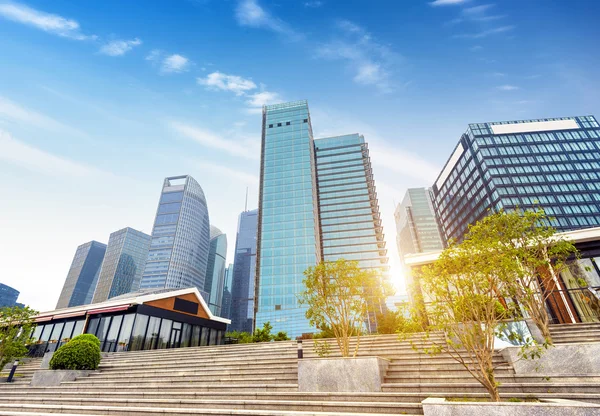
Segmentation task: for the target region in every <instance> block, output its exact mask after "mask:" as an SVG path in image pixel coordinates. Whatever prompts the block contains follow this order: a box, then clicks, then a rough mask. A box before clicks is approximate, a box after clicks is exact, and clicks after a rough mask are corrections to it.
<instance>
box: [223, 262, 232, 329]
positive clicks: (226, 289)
mask: <svg viewBox="0 0 600 416" xmlns="http://www.w3.org/2000/svg"><path fill="white" fill-rule="evenodd" d="M232 279H233V263H229V265H228V266H227V268H226V269H225V284H224V285H223V306H222V308H221V317H222V318H225V319H231V283H232Z"/></svg>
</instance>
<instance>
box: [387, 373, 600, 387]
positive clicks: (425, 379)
mask: <svg viewBox="0 0 600 416" xmlns="http://www.w3.org/2000/svg"><path fill="white" fill-rule="evenodd" d="M495 378H496V381H498V382H499V383H501V384H505V383H550V384H561V383H597V384H598V390H599V392H600V376H589V377H586V376H584V377H582V376H581V375H579V374H571V375H559V376H545V375H544V374H543V373H540V374H499V373H496V374H495ZM473 381H474V378H473V376H472V375H471V374H469V373H468V372H466V371H465V372H464V373H463V374H460V375H454V374H446V373H442V374H437V375H432V374H429V375H419V376H414V375H412V376H411V375H395V374H391V375H390V374H389V373H388V374H386V376H385V383H410V382H419V383H468V382H473Z"/></svg>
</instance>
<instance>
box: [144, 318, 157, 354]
mask: <svg viewBox="0 0 600 416" xmlns="http://www.w3.org/2000/svg"><path fill="white" fill-rule="evenodd" d="M159 327H160V318H157V317H156V316H152V317H150V321H149V322H148V331H146V340H145V342H144V349H145V350H152V349H154V348H156V347H155V345H156V340H157V339H158V330H159Z"/></svg>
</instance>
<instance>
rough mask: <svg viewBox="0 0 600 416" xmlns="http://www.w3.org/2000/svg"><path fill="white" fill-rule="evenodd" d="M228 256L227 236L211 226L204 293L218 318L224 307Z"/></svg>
mask: <svg viewBox="0 0 600 416" xmlns="http://www.w3.org/2000/svg"><path fill="white" fill-rule="evenodd" d="M226 256H227V236H226V235H225V234H223V232H222V231H221V230H219V229H218V228H217V227H213V226H212V225H211V226H210V241H209V249H208V264H207V268H206V280H205V281H204V291H205V292H206V294H207V301H208V307H209V308H210V310H211V312H212V313H214V314H215V315H218V316H221V308H222V306H223V289H224V287H225V268H226V262H225V257H226Z"/></svg>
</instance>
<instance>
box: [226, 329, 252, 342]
mask: <svg viewBox="0 0 600 416" xmlns="http://www.w3.org/2000/svg"><path fill="white" fill-rule="evenodd" d="M225 336H226V337H229V338H235V339H237V340H238V344H250V343H251V342H252V334H251V333H249V332H240V331H231V332H227V333H226V334H225Z"/></svg>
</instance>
